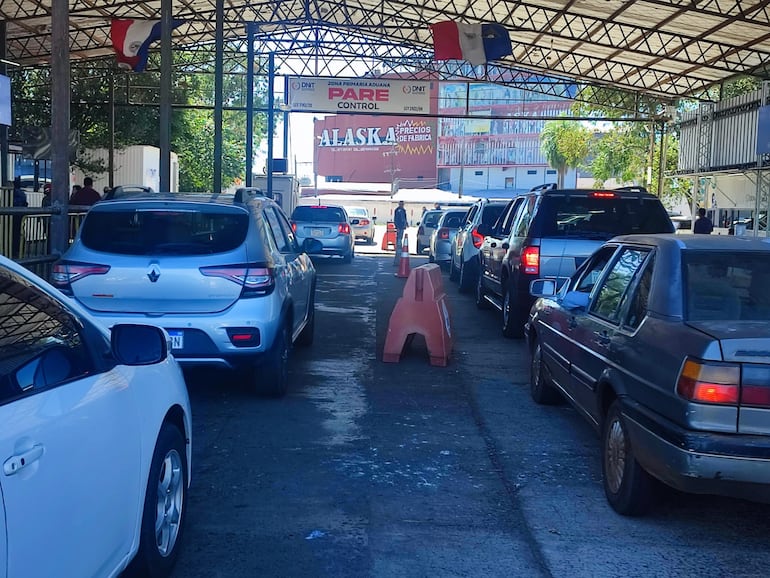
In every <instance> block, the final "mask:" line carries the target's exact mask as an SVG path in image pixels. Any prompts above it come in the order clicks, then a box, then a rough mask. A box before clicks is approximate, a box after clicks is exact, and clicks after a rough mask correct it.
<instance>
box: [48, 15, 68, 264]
mask: <svg viewBox="0 0 770 578" xmlns="http://www.w3.org/2000/svg"><path fill="white" fill-rule="evenodd" d="M69 40H70V35H69V2H68V0H53V2H52V4H51V70H53V71H55V74H52V75H51V176H52V179H53V185H52V188H51V200H52V205H53V206H57V205H58V206H61V207H62V208H63V212H62V213H60V214H54V215H51V228H50V236H51V252H53V253H63V252H64V251H65V250H66V249H67V247H68V246H69V236H70V235H69V216H68V214H67V208H68V206H69V183H70V178H69V177H70V170H69V163H70V144H69V135H70V45H69Z"/></svg>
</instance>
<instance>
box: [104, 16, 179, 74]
mask: <svg viewBox="0 0 770 578" xmlns="http://www.w3.org/2000/svg"><path fill="white" fill-rule="evenodd" d="M183 22H184V20H172V22H171V29H172V30H173V29H174V28H176V27H177V26H179V25H180V24H182V23H183ZM160 34H161V23H160V20H121V19H114V20H113V21H112V25H111V27H110V38H111V39H112V47H113V48H114V49H115V54H116V56H117V60H118V66H120V67H121V68H128V69H130V70H133V71H134V72H142V71H143V70H144V69H145V68H146V67H147V58H148V56H149V51H150V44H152V43H153V42H155V41H156V40H160Z"/></svg>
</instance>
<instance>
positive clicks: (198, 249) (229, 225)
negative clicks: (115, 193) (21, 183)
mask: <svg viewBox="0 0 770 578" xmlns="http://www.w3.org/2000/svg"><path fill="white" fill-rule="evenodd" d="M248 228H249V217H248V215H247V214H246V213H244V212H242V211H239V212H237V213H234V212H226V213H220V212H215V211H212V212H209V211H206V212H203V211H195V210H165V209H164V210H135V209H125V210H114V211H92V212H90V213H89V214H88V216H87V217H86V219H85V221H84V222H83V229H82V232H81V236H80V239H81V242H82V243H83V245H85V246H86V247H88V248H89V249H93V250H94V251H104V252H106V253H118V254H121V255H153V254H162V255H205V254H210V253H223V252H225V251H232V250H233V249H235V248H236V247H239V246H240V245H241V244H242V243H243V241H244V240H245V238H246V232H247V230H248Z"/></svg>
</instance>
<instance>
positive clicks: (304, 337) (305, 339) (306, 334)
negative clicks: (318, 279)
mask: <svg viewBox="0 0 770 578" xmlns="http://www.w3.org/2000/svg"><path fill="white" fill-rule="evenodd" d="M314 335H315V285H313V287H312V289H310V301H309V303H308V306H307V323H305V327H304V328H303V329H302V331H300V334H299V336H297V341H295V343H296V344H297V345H301V346H302V347H310V346H311V345H313V337H314Z"/></svg>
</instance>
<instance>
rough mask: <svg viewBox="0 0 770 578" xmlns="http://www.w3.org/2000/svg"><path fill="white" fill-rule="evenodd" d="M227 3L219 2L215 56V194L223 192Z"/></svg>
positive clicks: (217, 7) (217, 6) (219, 0)
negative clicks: (223, 113) (223, 119)
mask: <svg viewBox="0 0 770 578" xmlns="http://www.w3.org/2000/svg"><path fill="white" fill-rule="evenodd" d="M224 14H225V3H224V0H217V3H216V26H215V42H214V45H215V55H214V188H213V191H212V192H213V193H214V194H215V195H216V194H219V193H221V192H222V104H223V102H224V98H223V96H222V91H223V89H224V79H223V78H222V76H223V73H224V47H223V46H222V45H223V44H224V39H225V16H224Z"/></svg>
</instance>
